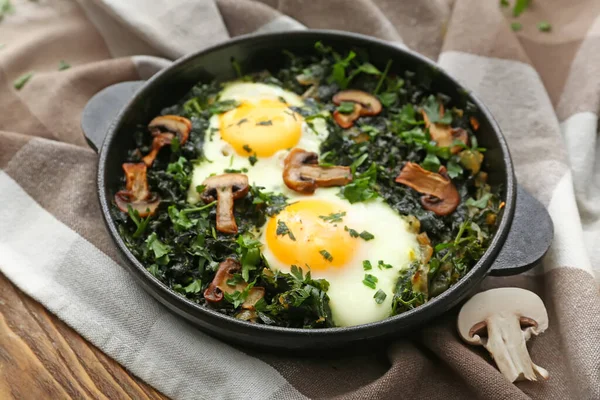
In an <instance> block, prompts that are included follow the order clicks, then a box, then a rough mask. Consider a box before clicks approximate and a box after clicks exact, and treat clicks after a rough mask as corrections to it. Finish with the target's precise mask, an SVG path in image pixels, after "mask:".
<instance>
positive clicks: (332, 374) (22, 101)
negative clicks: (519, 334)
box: [0, 0, 600, 400]
mask: <svg viewBox="0 0 600 400" xmlns="http://www.w3.org/2000/svg"><path fill="white" fill-rule="evenodd" d="M12 3H13V5H14V8H15V13H14V14H12V15H7V16H6V17H5V18H4V19H3V20H2V21H1V22H0V42H1V43H3V44H4V46H3V48H2V49H0V110H1V117H0V204H1V205H2V207H0V271H2V273H3V274H4V275H5V276H6V277H8V279H9V280H11V281H12V282H13V283H14V284H15V285H17V286H18V287H19V288H21V289H22V290H23V291H24V292H25V293H27V294H29V295H30V296H32V297H33V298H35V299H36V300H38V301H39V302H41V303H42V304H43V305H44V306H45V307H47V308H48V309H49V310H50V311H51V312H53V313H55V314H56V315H57V316H58V317H59V318H61V319H62V320H64V321H66V322H67V323H68V324H69V325H70V326H72V327H73V328H74V329H75V330H77V331H78V332H79V333H80V334H81V335H82V336H83V337H85V338H86V339H88V340H89V341H90V342H92V343H93V344H95V345H96V346H98V347H99V348H100V349H102V350H103V351H104V352H106V353H107V354H108V355H110V356H111V357H113V358H115V359H116V360H117V361H118V362H120V363H121V364H123V365H124V366H125V367H126V368H128V369H129V370H130V371H131V372H132V373H134V374H136V375H137V376H139V377H141V378H142V379H144V380H145V381H147V382H148V383H150V384H151V385H153V386H155V387H156V388H157V389H159V390H160V391H162V392H163V393H165V394H166V395H168V396H170V397H173V398H177V399H220V398H222V399H242V398H252V399H259V398H260V399H267V398H273V399H296V398H306V397H309V398H336V397H338V398H350V399H352V398H356V399H359V398H360V399H366V398H414V399H421V398H423V399H467V398H469V399H471V398H481V399H527V398H534V399H560V400H564V399H586V400H588V399H589V400H592V399H600V297H599V291H598V282H597V281H596V280H595V279H594V276H596V277H600V270H599V269H597V268H598V266H599V265H600V246H598V245H596V243H597V242H598V241H599V240H600V201H598V200H599V199H600V162H598V163H597V162H596V155H597V154H598V153H599V151H600V150H599V149H600V147H599V146H600V144H597V143H596V136H597V132H598V125H597V121H598V112H599V111H600V67H599V66H600V17H599V15H600V2H598V1H597V0H581V1H572V0H546V1H541V0H534V1H533V2H532V5H531V7H530V8H529V9H528V10H527V11H526V12H525V13H523V15H521V17H520V18H519V21H520V22H521V23H522V25H523V29H522V30H520V31H519V32H517V33H515V32H513V31H512V30H511V29H510V22H511V21H512V18H511V17H510V15H509V12H510V11H509V9H502V8H501V7H500V6H499V4H498V1H497V0H489V1H484V0H472V1H469V0H456V1H450V0H421V1H418V2H417V1H411V0H405V1H397V0H352V1H350V0H328V1H325V0H261V1H250V0H178V1H172V0H171V1H170V0H127V1H122V0H78V1H76V2H75V1H72V0H38V1H35V2H33V1H28V0H12ZM541 20H547V21H549V22H551V24H552V31H551V32H539V31H538V29H537V28H536V24H537V22H539V21H541ZM307 27H309V28H330V29H341V30H350V31H355V32H359V33H363V34H368V35H372V36H376V37H379V38H383V39H386V40H389V41H391V42H394V43H396V44H398V45H400V46H406V47H408V48H411V49H414V50H416V51H418V52H421V53H422V54H424V55H426V56H427V57H430V58H432V59H434V60H437V61H438V62H439V64H440V66H441V67H442V68H444V69H445V70H446V71H448V72H449V73H450V74H451V75H453V76H455V77H456V78H457V79H459V80H460V81H462V82H463V83H464V84H465V85H466V86H467V87H469V88H470V89H472V90H473V91H474V92H475V93H476V94H477V95H479V96H480V97H481V98H482V99H483V101H484V102H486V103H487V104H488V106H489V108H490V109H491V111H492V113H493V114H494V115H495V117H496V119H497V120H498V122H499V123H500V125H501V127H502V129H503V131H504V133H505V135H506V136H507V139H508V142H509V145H510V148H511V151H512V154H513V157H514V161H515V165H516V171H517V177H518V180H519V182H520V183H521V184H522V185H523V186H524V187H525V188H526V189H527V190H529V191H530V192H531V193H533V194H534V195H535V196H536V197H537V198H538V199H540V200H541V201H542V202H543V203H544V204H545V205H546V206H547V207H548V210H549V212H550V214H551V216H552V218H553V220H554V224H555V232H556V236H555V240H554V243H553V246H552V248H551V250H550V252H549V254H548V255H547V257H546V258H545V260H544V262H543V264H542V265H541V266H539V267H536V268H535V269H534V270H533V271H531V272H530V273H527V274H523V275H520V276H514V277H503V278H492V277H490V278H487V279H486V280H485V282H484V283H483V285H482V289H485V288H490V287H498V286H519V287H524V288H527V289H530V290H533V291H535V292H537V293H538V294H540V295H541V296H542V298H543V299H544V301H545V304H546V306H547V308H548V311H549V316H550V328H549V329H548V331H547V332H546V333H544V334H543V335H541V336H540V337H538V338H536V339H534V340H532V341H531V346H530V353H531V355H532V359H533V360H534V361H535V362H536V363H537V364H539V365H541V366H543V367H545V368H547V369H548V371H549V372H550V375H551V377H550V380H549V381H547V382H519V383H516V384H514V385H513V384H511V383H509V382H507V381H506V380H505V379H504V378H503V376H502V375H501V374H500V373H499V372H498V371H497V369H496V368H495V366H494V365H493V362H492V361H491V359H490V357H489V356H488V355H487V354H486V352H485V351H483V350H481V349H480V348H472V347H468V346H466V345H464V344H463V343H462V342H461V341H460V339H459V338H458V336H457V333H456V330H455V322H456V315H452V314H449V315H446V316H445V317H443V318H439V319H438V320H437V321H435V322H434V323H432V324H431V325H429V326H427V327H426V328H424V329H423V330H421V331H420V332H417V333H415V334H414V335H413V336H411V337H409V338H398V339H397V340H394V341H392V342H391V343H382V344H378V345H377V346H375V347H371V348H365V349H353V350H344V351H337V352H334V353H324V354H313V355H308V356H302V357H301V356H289V355H288V356H282V355H275V354H264V353H259V352H256V351H254V350H249V349H245V348H236V347H232V346H230V345H227V344H225V343H222V342H220V341H218V340H216V339H213V338H210V337H208V336H206V335H205V334H203V333H201V332H200V331H198V330H197V329H195V328H194V327H192V326H191V325H189V324H188V323H186V322H185V321H184V320H182V319H181V318H178V317H176V316H174V315H172V314H171V313H169V312H168V311H167V310H166V309H165V308H163V307H162V306H161V305H159V304H158V303H157V302H155V301H154V300H153V299H151V298H150V297H149V296H148V295H146V294H145V293H144V292H143V291H142V290H141V288H139V287H138V285H136V283H135V282H134V281H133V280H132V278H130V277H129V276H128V274H127V273H126V272H125V271H124V270H123V269H122V268H121V267H120V266H119V261H118V258H117V254H116V250H115V248H114V246H113V244H112V243H111V240H110V238H109V236H108V234H107V232H106V230H105V228H104V225H103V222H102V218H101V215H100V210H99V207H98V204H97V200H96V194H95V184H94V182H95V173H96V160H97V155H96V154H95V153H94V152H93V151H92V150H91V149H90V148H89V147H88V146H87V144H86V142H85V140H84V138H83V136H82V133H81V129H80V125H79V123H80V117H81V111H82V109H83V106H84V105H85V103H86V101H87V100H88V99H89V98H90V97H91V96H92V95H93V94H94V93H96V92H98V91H99V90H101V89H102V88H104V87H106V86H108V85H111V84H113V83H116V82H121V81H127V80H137V79H146V78H148V77H149V76H151V75H152V74H153V73H155V72H156V71H157V70H159V69H160V68H162V67H164V66H165V65H168V63H169V61H168V60H170V59H174V58H177V57H179V56H182V55H184V54H186V53H189V52H192V51H196V50H199V49H202V48H205V47H207V46H210V45H212V44H215V43H218V42H222V41H224V40H227V39H228V38H229V37H232V36H237V35H241V34H247V33H253V32H270V31H280V30H290V29H305V28H307ZM61 59H62V60H65V61H67V62H68V63H70V64H71V65H72V67H71V68H70V69H67V70H64V71H58V63H59V61H60V60H61ZM30 70H31V71H35V75H34V76H33V78H32V79H31V80H30V81H29V82H28V83H27V84H26V85H25V86H24V87H23V88H22V89H21V90H16V89H15V88H14V87H13V80H14V79H16V78H17V77H19V76H20V75H21V74H23V73H24V72H27V71H30ZM594 267H595V268H596V270H594ZM2 340H6V338H5V339H2V338H1V337H0V341H2ZM32 397H33V398H41V394H38V395H36V393H35V388H32Z"/></svg>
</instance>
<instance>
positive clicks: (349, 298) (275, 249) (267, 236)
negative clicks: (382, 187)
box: [260, 188, 421, 326]
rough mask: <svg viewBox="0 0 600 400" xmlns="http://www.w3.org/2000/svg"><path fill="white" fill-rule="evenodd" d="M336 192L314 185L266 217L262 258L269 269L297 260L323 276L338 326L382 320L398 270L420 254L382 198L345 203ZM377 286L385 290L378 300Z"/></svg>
mask: <svg viewBox="0 0 600 400" xmlns="http://www.w3.org/2000/svg"><path fill="white" fill-rule="evenodd" d="M338 191H339V189H337V190H336V189H335V188H332V189H318V190H317V191H316V192H315V195H313V196H311V197H305V198H302V199H300V200H298V201H296V202H294V203H291V204H289V205H288V206H287V207H286V208H284V209H283V210H282V211H281V212H280V213H279V214H277V215H275V216H273V217H271V218H269V219H268V221H267V223H266V225H265V228H264V229H263V232H262V235H261V237H260V241H261V243H262V244H263V249H262V252H263V255H264V258H265V260H266V261H267V263H268V265H269V268H271V269H272V270H279V271H282V272H285V273H289V272H290V271H291V266H292V265H296V266H298V267H301V268H302V269H303V270H304V271H305V272H306V271H307V270H310V272H311V276H312V277H313V279H319V278H322V279H326V280H327V281H328V282H329V290H328V291H327V295H328V296H329V299H330V300H329V306H330V308H331V312H332V316H333V321H334V323H335V324H336V325H337V326H353V325H360V324H366V323H369V322H375V321H379V320H382V319H385V318H387V317H389V316H390V313H391V309H392V298H393V293H394V289H395V286H396V282H397V281H398V278H399V276H400V271H402V270H403V269H405V268H408V267H409V266H410V264H411V263H412V262H413V261H415V260H417V259H418V258H420V256H421V254H420V247H419V244H418V242H417V239H416V235H415V234H414V233H413V232H412V231H411V229H410V227H409V225H408V222H407V221H406V220H405V219H404V218H403V217H401V216H400V215H399V214H398V213H396V212H395V211H394V210H392V209H391V208H390V207H389V206H388V205H387V204H386V203H385V202H384V201H383V200H381V199H375V200H372V201H369V202H364V203H355V204H350V203H348V202H347V201H345V200H342V199H340V198H339V197H337V195H336V193H337V192H338ZM366 274H369V275H371V277H367V276H366ZM364 280H367V284H368V285H369V286H367V284H365V283H364V282H363V281H364ZM373 286H374V287H373ZM379 289H381V290H382V291H383V292H384V293H385V294H386V297H385V299H384V300H383V301H382V302H381V303H380V304H378V303H377V302H376V301H375V299H374V296H375V293H377V291H378V290H379Z"/></svg>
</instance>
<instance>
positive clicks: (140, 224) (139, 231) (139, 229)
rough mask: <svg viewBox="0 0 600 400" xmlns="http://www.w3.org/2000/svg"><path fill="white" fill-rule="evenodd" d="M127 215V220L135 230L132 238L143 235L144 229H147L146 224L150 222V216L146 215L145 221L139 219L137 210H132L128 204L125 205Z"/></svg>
mask: <svg viewBox="0 0 600 400" xmlns="http://www.w3.org/2000/svg"><path fill="white" fill-rule="evenodd" d="M127 213H128V214H129V218H131V220H132V221H133V223H134V224H135V226H136V230H135V232H134V233H133V235H132V237H133V238H139V237H140V236H142V235H143V234H144V232H145V231H146V228H147V227H148V222H150V215H148V216H147V217H146V218H145V219H144V218H142V217H140V213H139V212H138V211H137V210H134V209H133V208H132V207H131V206H130V205H129V204H128V205H127Z"/></svg>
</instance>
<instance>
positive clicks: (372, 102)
mask: <svg viewBox="0 0 600 400" xmlns="http://www.w3.org/2000/svg"><path fill="white" fill-rule="evenodd" d="M332 101H333V103H334V104H335V105H336V106H339V105H340V104H342V102H352V103H356V104H360V105H361V109H360V115H361V116H362V115H370V116H372V115H377V114H379V113H380V112H381V110H382V108H383V107H382V105H381V102H380V101H379V99H377V97H375V96H373V95H372V94H369V93H367V92H363V91H362V90H353V89H350V90H342V91H341V92H338V93H336V94H335V95H334V96H333V98H332Z"/></svg>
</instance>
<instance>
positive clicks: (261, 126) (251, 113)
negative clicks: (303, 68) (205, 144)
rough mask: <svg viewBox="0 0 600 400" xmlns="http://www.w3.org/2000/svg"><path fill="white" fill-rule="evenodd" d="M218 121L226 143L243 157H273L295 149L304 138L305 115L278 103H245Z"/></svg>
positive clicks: (264, 100) (272, 101)
mask: <svg viewBox="0 0 600 400" xmlns="http://www.w3.org/2000/svg"><path fill="white" fill-rule="evenodd" d="M219 122H220V127H221V129H220V130H221V137H222V138H223V140H225V141H226V142H227V143H229V144H230V145H231V146H232V147H233V148H234V149H235V151H236V153H237V154H239V155H241V156H244V157H248V156H250V155H253V154H256V156H257V157H271V156H272V155H273V154H275V153H276V152H277V151H279V150H285V149H290V148H292V147H294V146H295V145H296V144H298V141H299V140H300V136H301V135H302V116H300V115H299V114H297V113H295V112H294V111H292V110H290V109H289V107H288V104H286V103H283V102H281V101H279V100H269V99H263V100H260V101H256V102H249V101H247V102H243V103H242V104H241V105H240V106H238V107H237V108H234V109H233V110H230V111H228V112H226V113H223V114H221V116H220V121H219Z"/></svg>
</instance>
